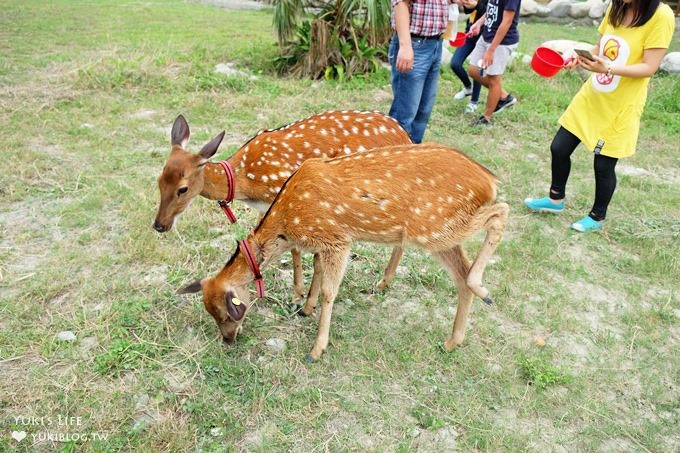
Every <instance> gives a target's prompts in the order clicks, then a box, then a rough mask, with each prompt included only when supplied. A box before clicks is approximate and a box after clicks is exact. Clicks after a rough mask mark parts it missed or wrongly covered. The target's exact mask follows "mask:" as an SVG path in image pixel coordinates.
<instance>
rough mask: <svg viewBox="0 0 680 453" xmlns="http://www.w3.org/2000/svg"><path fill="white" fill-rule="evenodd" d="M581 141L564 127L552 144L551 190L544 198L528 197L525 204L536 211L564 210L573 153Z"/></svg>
mask: <svg viewBox="0 0 680 453" xmlns="http://www.w3.org/2000/svg"><path fill="white" fill-rule="evenodd" d="M580 142H581V141H580V140H579V138H578V137H577V136H575V135H574V134H572V133H571V132H569V131H568V130H566V129H565V128H563V127H560V129H559V130H558V131H557V134H555V138H553V141H552V143H551V144H550V153H551V155H552V163H551V168H552V180H551V183H550V192H549V193H548V196H547V197H543V198H526V199H525V200H524V204H525V205H526V207H528V208H529V209H531V210H532V211H534V212H552V213H559V212H562V211H563V210H564V197H565V190H566V187H567V180H568V179H569V172H570V171H571V154H572V153H573V152H574V150H575V149H576V147H577V146H578V144H579V143H580Z"/></svg>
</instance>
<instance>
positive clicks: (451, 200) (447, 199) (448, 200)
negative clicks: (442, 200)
mask: <svg viewBox="0 0 680 453" xmlns="http://www.w3.org/2000/svg"><path fill="white" fill-rule="evenodd" d="M446 202H447V203H453V197H452V196H451V195H449V196H448V197H446Z"/></svg>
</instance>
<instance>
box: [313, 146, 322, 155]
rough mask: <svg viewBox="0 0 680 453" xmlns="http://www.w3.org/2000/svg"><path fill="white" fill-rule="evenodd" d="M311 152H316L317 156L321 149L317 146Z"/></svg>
mask: <svg viewBox="0 0 680 453" xmlns="http://www.w3.org/2000/svg"><path fill="white" fill-rule="evenodd" d="M312 152H313V153H314V154H316V155H317V156H318V155H319V154H321V150H320V149H319V148H314V150H313V151H312Z"/></svg>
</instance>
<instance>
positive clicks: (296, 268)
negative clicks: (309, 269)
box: [290, 249, 305, 304]
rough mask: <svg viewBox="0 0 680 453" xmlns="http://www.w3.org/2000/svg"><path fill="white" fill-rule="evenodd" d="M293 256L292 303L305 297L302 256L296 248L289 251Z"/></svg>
mask: <svg viewBox="0 0 680 453" xmlns="http://www.w3.org/2000/svg"><path fill="white" fill-rule="evenodd" d="M290 254H291V255H292V256H293V304H297V303H298V301H299V300H301V299H302V298H303V297H305V274H304V271H303V270H302V257H301V256H300V251H299V250H298V249H293V250H291V251H290Z"/></svg>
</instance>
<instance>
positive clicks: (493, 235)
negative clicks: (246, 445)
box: [180, 144, 509, 361]
mask: <svg viewBox="0 0 680 453" xmlns="http://www.w3.org/2000/svg"><path fill="white" fill-rule="evenodd" d="M496 185H497V180H496V178H495V176H494V175H493V174H492V173H490V172H489V171H488V170H487V169H486V168H484V167H482V166H481V165H479V164H478V163H476V162H474V161H473V160H471V159H470V158H468V157H467V156H466V155H465V154H463V153H461V152H459V151H456V150H454V149H451V148H447V147H444V146H441V145H433V144H423V145H403V146H393V147H384V148H378V149H374V150H371V151H366V152H363V153H357V154H354V155H350V156H346V157H339V158H336V159H325V160H322V159H314V160H310V161H307V162H305V163H304V164H303V165H302V166H301V167H300V169H299V170H298V171H297V172H296V173H295V174H294V175H293V176H292V177H291V178H290V179H289V180H288V181H287V183H286V184H285V185H284V186H283V188H282V189H281V192H280V193H279V195H278V197H277V198H276V200H275V201H274V203H273V204H272V205H271V207H270V209H269V211H268V212H267V214H266V215H265V216H264V218H263V219H262V220H261V222H260V223H259V225H258V226H257V227H256V228H255V230H254V231H252V232H251V233H250V234H249V235H248V238H247V240H245V241H241V242H240V246H239V248H238V249H237V251H236V252H235V253H234V255H233V256H232V258H231V260H230V261H229V262H228V263H227V264H226V265H225V267H224V268H223V269H222V270H221V271H220V273H219V274H218V275H217V276H216V277H215V278H205V279H203V280H200V281H197V282H194V283H193V284H191V285H189V286H187V287H186V288H183V289H181V290H180V293H191V292H198V291H201V290H202V291H203V303H204V304H205V307H206V309H207V311H208V312H209V313H210V314H211V315H212V316H213V318H214V319H215V321H216V322H217V325H218V327H219V329H220V332H221V334H222V336H223V339H224V340H225V341H226V342H233V341H234V340H235V339H236V336H237V335H238V333H239V331H240V329H241V323H242V322H243V319H244V316H245V313H246V311H247V309H248V305H249V304H248V303H246V302H243V301H242V300H241V298H239V295H240V294H243V293H244V292H246V291H245V287H246V285H248V284H249V283H250V282H252V281H253V280H256V282H257V283H258V293H259V294H258V295H260V296H261V295H262V294H261V290H262V289H263V288H261V285H262V283H263V282H262V280H261V275H260V271H259V267H266V266H267V265H269V264H270V263H271V262H272V261H273V260H274V259H276V258H277V257H278V256H280V255H281V254H282V253H284V252H286V251H288V250H291V249H299V250H309V251H312V252H313V253H314V274H315V277H316V275H317V274H318V275H319V276H320V279H318V283H317V284H316V287H315V284H314V282H313V284H312V288H311V290H310V297H308V299H307V301H306V303H305V306H304V308H303V311H304V313H305V314H307V315H309V314H312V312H313V311H314V309H315V306H316V302H317V297H318V294H319V291H320V292H321V296H322V305H321V314H320V317H319V329H318V334H317V338H316V342H315V343H314V347H313V348H312V350H311V352H310V353H309V354H308V355H307V357H306V358H307V360H309V361H316V360H318V359H319V358H320V356H321V354H322V352H323V351H324V350H325V349H326V347H327V345H328V336H329V329H330V321H331V312H332V309H333V301H334V299H335V296H336V294H337V292H338V287H339V286H340V282H341V280H342V278H343V275H344V273H345V267H346V264H347V259H348V256H349V253H350V247H351V244H352V242H353V241H368V242H374V243H380V244H390V245H394V246H398V247H404V246H407V245H415V246H417V247H419V248H421V249H423V250H426V251H428V252H430V253H431V254H432V256H434V257H435V258H436V259H437V260H438V261H439V262H440V263H441V264H442V265H443V266H444V267H445V268H446V270H447V271H448V272H449V274H450V275H451V277H452V278H453V280H454V282H455V284H456V287H457V289H458V308H457V311H456V317H455V321H454V324H453V331H452V333H451V336H450V337H449V338H448V339H447V340H446V342H445V344H444V345H445V347H446V349H447V350H449V351H450V350H452V349H454V348H455V347H456V346H458V345H460V344H461V343H462V342H463V339H464V337H465V326H466V321H467V318H468V314H469V311H470V305H471V303H472V298H473V295H477V296H479V297H480V298H481V299H483V300H484V301H485V302H486V303H492V299H491V297H490V294H489V291H488V290H487V289H486V288H484V286H482V275H483V273H484V269H485V267H486V264H487V262H488V260H489V258H490V257H491V256H492V254H493V253H494V250H495V249H496V246H497V245H498V243H499V242H500V241H501V240H502V236H503V231H504V229H505V224H506V222H507V217H508V211H509V208H508V205H507V204H505V203H496V191H497V189H496ZM479 230H485V231H486V237H485V240H484V244H483V245H482V247H481V249H480V250H479V253H478V254H477V258H476V259H475V261H474V263H473V264H470V261H469V260H468V258H467V257H466V255H465V252H464V250H463V248H462V244H463V243H464V242H465V241H466V240H467V239H468V238H469V237H470V236H472V235H473V234H474V233H475V232H477V231H479ZM315 280H316V279H315Z"/></svg>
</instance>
